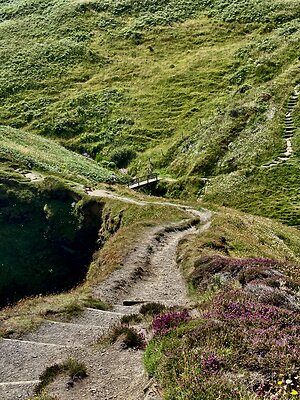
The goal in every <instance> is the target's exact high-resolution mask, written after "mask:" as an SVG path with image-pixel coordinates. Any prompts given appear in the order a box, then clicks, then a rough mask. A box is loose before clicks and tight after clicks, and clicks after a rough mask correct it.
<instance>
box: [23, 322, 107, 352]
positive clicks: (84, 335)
mask: <svg viewBox="0 0 300 400" xmlns="http://www.w3.org/2000/svg"><path fill="white" fill-rule="evenodd" d="M108 329H109V326H106V327H104V326H97V325H90V324H85V325H81V324H74V323H65V322H57V321H45V322H44V323H43V324H42V325H41V326H40V327H39V328H38V329H37V330H36V331H34V332H30V333H28V334H26V335H25V336H24V337H23V338H22V339H24V340H30V341H34V342H41V343H48V344H58V345H63V346H84V345H87V344H90V343H93V342H95V341H96V340H97V339H98V338H99V337H101V336H102V335H103V334H104V333H105V332H107V331H108Z"/></svg>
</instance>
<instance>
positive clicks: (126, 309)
mask: <svg viewBox="0 0 300 400" xmlns="http://www.w3.org/2000/svg"><path fill="white" fill-rule="evenodd" d="M140 308H141V304H135V305H132V306H124V305H123V304H116V305H114V307H113V310H115V311H116V312H118V313H121V314H122V315H128V314H137V313H138V312H139V311H140Z"/></svg>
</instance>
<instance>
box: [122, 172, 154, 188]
mask: <svg viewBox="0 0 300 400" xmlns="http://www.w3.org/2000/svg"><path fill="white" fill-rule="evenodd" d="M153 179H154V180H156V181H157V180H158V174H148V175H144V176H139V177H137V178H134V179H132V180H131V181H130V182H129V183H128V186H132V185H136V184H137V185H139V184H140V183H142V182H146V183H149V181H152V180H153Z"/></svg>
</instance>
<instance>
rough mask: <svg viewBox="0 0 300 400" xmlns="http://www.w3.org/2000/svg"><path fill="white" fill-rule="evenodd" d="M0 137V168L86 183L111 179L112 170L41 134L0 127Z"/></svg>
mask: <svg viewBox="0 0 300 400" xmlns="http://www.w3.org/2000/svg"><path fill="white" fill-rule="evenodd" d="M0 140H1V143H0V158H1V160H2V165H1V168H3V167H5V165H10V166H11V167H13V166H15V169H18V170H19V169H20V168H21V170H22V168H23V171H24V172H25V171H26V170H28V171H30V170H32V169H33V170H37V171H42V172H43V173H44V174H46V175H50V174H51V175H57V176H60V177H61V178H64V179H70V180H73V181H76V182H81V183H83V184H86V185H89V184H93V183H94V184H95V183H99V182H108V181H111V180H112V175H113V173H112V172H111V171H109V170H107V169H105V168H103V167H101V166H99V164H97V163H96V162H94V161H93V160H91V159H88V158H86V157H84V156H82V155H79V154H77V153H75V152H72V151H70V150H67V149H65V148H64V147H63V146H61V145H59V144H57V143H55V142H54V141H52V140H49V139H46V138H43V137H41V136H37V135H34V134H31V133H29V132H26V131H22V130H18V129H12V128H9V127H5V126H0Z"/></svg>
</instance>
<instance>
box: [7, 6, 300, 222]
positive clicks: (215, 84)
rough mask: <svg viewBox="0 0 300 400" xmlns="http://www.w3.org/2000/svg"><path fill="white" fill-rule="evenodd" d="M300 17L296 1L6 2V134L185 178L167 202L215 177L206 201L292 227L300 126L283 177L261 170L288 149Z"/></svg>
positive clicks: (171, 189) (171, 188)
mask: <svg viewBox="0 0 300 400" xmlns="http://www.w3.org/2000/svg"><path fill="white" fill-rule="evenodd" d="M299 11H300V10H299V2H298V1H294V0H289V1H282V0H276V1H273V2H272V3H271V2H268V1H265V0H264V1H259V2H258V1H255V0H251V1H250V2H249V1H243V0H235V1H234V2H232V1H230V2H228V1H221V0H220V1H219V0H197V1H189V0H161V1H155V2H154V1H150V0H148V1H145V2H139V1H134V0H126V1H100V0H98V1H66V0H51V1H49V2H47V4H45V3H44V2H41V1H38V0H31V1H30V2H29V1H22V0H14V1H10V2H7V1H2V2H1V12H0V20H1V23H0V40H1V46H0V48H1V50H0V51H1V53H0V54H1V55H0V57H1V60H3V61H2V63H1V66H0V69H1V74H0V76H1V78H0V93H1V100H0V107H1V108H0V123H2V124H4V125H9V126H11V127H14V128H22V129H24V130H26V131H30V132H32V133H34V134H40V135H43V136H46V137H49V138H51V139H53V140H58V141H59V142H60V143H61V144H63V145H64V146H65V147H67V148H69V149H72V150H75V151H77V152H80V153H82V152H88V153H89V154H91V155H92V157H94V158H96V159H97V160H98V162H99V163H100V164H102V165H104V166H107V165H110V166H111V167H112V166H113V165H115V164H117V166H126V160H127V159H128V160H130V159H132V158H134V157H136V158H135V159H133V160H132V161H131V164H130V171H131V173H132V174H136V173H137V174H140V173H142V172H145V171H146V170H148V169H149V168H150V166H149V158H150V162H151V167H152V168H155V169H157V170H159V171H160V172H161V173H162V174H164V173H167V174H169V175H172V176H173V177H175V178H178V182H177V183H176V184H173V185H169V187H168V188H167V189H165V190H167V193H168V195H170V196H178V193H183V195H184V196H187V195H191V193H194V194H196V193H197V192H199V191H200V190H201V188H202V187H203V181H202V178H203V177H210V176H217V178H216V179H215V180H213V185H212V188H211V190H210V191H209V192H208V197H207V200H209V201H213V202H218V203H221V204H226V205H229V206H234V207H238V208H241V209H243V210H247V211H250V212H253V213H259V214H262V215H267V216H269V215H270V216H273V217H276V218H279V219H282V220H283V221H284V222H288V223H291V224H293V225H296V224H298V223H299V216H298V212H297V208H296V206H295V203H296V202H298V201H299V197H298V196H299V195H298V193H299V190H298V189H299V187H298V183H297V182H296V180H295V179H296V178H295V177H296V176H297V174H298V165H299V151H298V150H299V149H298V147H299V146H298V142H299V129H298V130H297V131H296V133H295V134H294V138H293V144H294V148H295V153H294V156H293V157H292V159H291V162H290V163H289V164H288V165H286V166H284V167H282V168H283V169H284V171H282V168H275V169H274V170H272V171H270V172H268V173H266V175H267V176H266V177H265V171H261V170H260V169H255V168H254V169H253V167H254V166H256V167H259V166H260V165H261V164H263V163H264V162H266V161H269V160H271V159H272V157H275V156H277V155H278V154H279V153H280V151H282V149H283V146H284V142H283V129H284V114H285V106H286V102H287V99H288V97H289V95H290V93H291V91H292V89H293V87H294V86H295V84H296V83H297V82H298V81H299V80H300V78H299V64H298V57H299V25H300V22H299V18H298V16H299ZM294 120H295V124H297V121H299V106H298V108H296V109H295V112H294ZM128 146H129V147H130V148H131V151H130V152H129V153H128ZM116 149H118V152H121V154H123V155H124V154H125V156H124V157H125V162H122V163H119V161H118V160H119V159H118V157H115V152H116ZM122 152H123V153H122ZM128 154H130V156H128ZM110 162H114V163H115V164H112V163H111V164H109V163H110ZM286 174H287V175H288V176H289V177H290V178H289V181H290V182H286V180H285V179H284V178H283V177H284V176H286ZM237 177H238V178H237ZM262 177H263V178H262ZM262 180H263V183H262ZM220 185H222V190H221V191H219V190H218V189H219V186H220ZM253 193H255V194H256V195H255V196H253ZM266 193H267V195H266ZM269 193H270V195H269ZM194 194H193V195H194ZM240 194H242V196H240ZM277 196H278V198H277ZM253 197H254V198H253ZM274 197H276V198H274ZM289 198H293V202H292V204H290V203H289V201H288V199H289ZM262 203H263V205H262Z"/></svg>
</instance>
